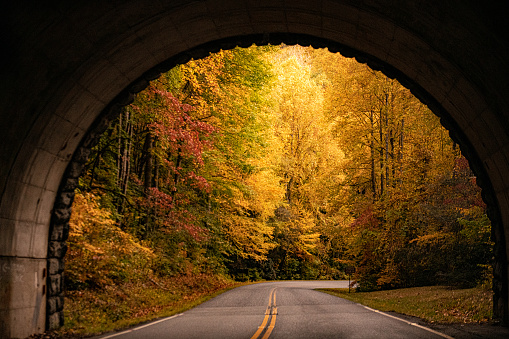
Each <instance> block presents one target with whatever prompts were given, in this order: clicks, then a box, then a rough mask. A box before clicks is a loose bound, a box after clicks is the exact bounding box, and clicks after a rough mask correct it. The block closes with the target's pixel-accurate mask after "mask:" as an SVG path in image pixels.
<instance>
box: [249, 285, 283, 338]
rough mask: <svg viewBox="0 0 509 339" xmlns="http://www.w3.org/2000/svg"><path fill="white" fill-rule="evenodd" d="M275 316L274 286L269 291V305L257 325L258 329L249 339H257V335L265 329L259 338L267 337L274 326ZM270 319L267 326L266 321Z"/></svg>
mask: <svg viewBox="0 0 509 339" xmlns="http://www.w3.org/2000/svg"><path fill="white" fill-rule="evenodd" d="M276 316H277V307H276V288H275V287H274V288H273V289H272V290H271V291H270V296H269V305H268V306H267V310H266V311H265V317H264V318H263V321H262V324H261V325H260V326H259V327H258V330H257V331H256V332H255V334H253V336H252V337H251V339H258V337H259V336H260V335H261V334H262V333H263V331H265V333H264V334H263V337H262V338H261V339H267V338H268V337H269V336H270V334H271V333H272V330H273V329H274V326H275V325H276ZM269 319H270V325H269V326H267V323H268V322H269Z"/></svg>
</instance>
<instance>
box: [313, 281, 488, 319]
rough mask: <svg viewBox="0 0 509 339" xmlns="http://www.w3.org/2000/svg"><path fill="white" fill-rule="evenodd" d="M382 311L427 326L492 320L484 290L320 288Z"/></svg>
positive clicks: (440, 287) (439, 287)
mask: <svg viewBox="0 0 509 339" xmlns="http://www.w3.org/2000/svg"><path fill="white" fill-rule="evenodd" d="M319 291H322V292H325V293H329V294H332V295H335V296H338V297H341V298H344V299H348V300H351V301H354V302H356V303H359V304H362V305H365V306H368V307H371V308H374V309H377V310H380V311H385V312H397V313H400V314H406V315H409V316H414V317H418V318H421V319H423V320H425V321H427V322H430V323H441V324H452V323H481V322H489V321H491V319H492V315H493V311H492V307H493V306H492V305H493V298H492V292H491V291H488V290H486V289H483V288H470V289H453V288H449V287H444V286H429V287H414V288H403V289H396V290H389V291H376V292H352V293H348V289H332V288H331V289H319Z"/></svg>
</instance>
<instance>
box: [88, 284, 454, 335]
mask: <svg viewBox="0 0 509 339" xmlns="http://www.w3.org/2000/svg"><path fill="white" fill-rule="evenodd" d="M338 287H343V288H344V287H348V282H347V281H278V282H267V283H260V284H254V285H248V286H242V287H238V288H236V289H233V290H230V291H228V292H226V293H223V294H221V295H219V296H218V297H216V298H214V299H211V300H209V301H207V302H205V303H203V304H201V305H199V306H197V307H195V308H193V309H191V310H189V311H187V312H184V313H182V314H178V315H175V316H173V317H170V318H164V319H160V320H157V321H155V322H152V323H148V324H145V325H142V326H139V327H135V328H132V329H130V330H127V331H123V332H118V333H113V334H107V335H103V336H101V337H98V338H102V339H107V338H117V339H132V338H180V339H184V338H185V339H190V338H197V339H208V338H222V339H227V338H232V339H237V338H246V339H250V338H251V339H266V338H271V339H278V338H279V339H281V338H285V339H288V338H291V339H297V338H306V339H313V338H377V339H379V338H391V339H394V338H450V337H449V336H447V335H445V334H442V333H440V332H437V331H434V330H432V329H429V328H426V327H423V326H421V325H418V324H416V323H412V322H411V321H409V320H405V319H403V318H398V317H395V316H393V315H390V314H386V313H382V312H378V311H375V310H372V309H369V308H367V307H364V306H361V305H359V304H356V303H353V302H351V301H347V300H345V299H341V298H338V297H334V296H331V295H328V294H325V293H321V292H318V291H314V290H313V289H315V288H338Z"/></svg>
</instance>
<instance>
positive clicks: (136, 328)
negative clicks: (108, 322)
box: [100, 313, 184, 339]
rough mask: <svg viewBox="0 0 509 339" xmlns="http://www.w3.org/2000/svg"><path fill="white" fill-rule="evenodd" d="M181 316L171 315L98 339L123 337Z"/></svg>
mask: <svg viewBox="0 0 509 339" xmlns="http://www.w3.org/2000/svg"><path fill="white" fill-rule="evenodd" d="M181 315H184V313H179V314H175V315H172V316H171V317H168V318H164V319H159V320H157V321H154V322H151V323H148V324H145V325H143V326H139V327H135V328H132V329H130V330H127V331H122V332H119V333H115V334H111V335H108V336H106V337H100V339H108V338H113V337H118V336H119V335H123V334H126V333H130V332H134V331H138V330H141V329H142V328H145V327H149V326H152V325H155V324H158V323H161V322H163V321H166V320H170V319H173V318H176V317H180V316H181Z"/></svg>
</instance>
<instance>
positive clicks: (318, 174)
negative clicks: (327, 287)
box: [65, 45, 492, 334]
mask: <svg viewBox="0 0 509 339" xmlns="http://www.w3.org/2000/svg"><path fill="white" fill-rule="evenodd" d="M485 209H486V207H485V205H484V203H483V201H482V199H481V194H480V190H479V188H478V187H477V185H476V178H475V176H474V174H473V173H472V171H471V170H470V168H469V165H468V161H467V160H466V159H465V158H464V157H463V156H462V154H461V151H460V149H459V147H458V145H457V144H456V143H455V142H453V141H452V140H451V139H450V138H449V137H448V135H447V131H446V130H445V129H444V128H443V127H442V126H441V125H440V120H439V119H438V118H437V117H436V116H434V115H433V114H432V112H431V111H430V110H429V109H428V108H427V107H426V106H425V105H423V104H422V103H421V102H420V101H419V100H417V99H416V98H415V97H414V96H413V95H412V94H411V93H410V91H409V90H408V89H406V88H404V87H403V86H401V85H400V84H399V83H398V82H397V81H395V80H391V79H388V78H386V77H385V76H383V75H382V74H381V73H379V72H375V71H373V70H371V69H369V68H368V67H367V66H365V65H361V64H358V63H357V62H355V60H352V59H346V58H344V57H342V56H341V55H339V54H333V53H329V52H328V51H327V50H314V49H312V48H303V47H300V46H286V45H281V46H265V47H256V46H253V47H251V48H247V49H241V48H237V49H234V50H230V51H220V52H218V53H214V54H211V55H210V56H209V57H208V58H205V59H202V60H191V61H190V62H189V63H187V64H185V65H179V66H177V67H175V68H174V69H172V70H171V71H169V72H168V73H165V74H163V75H162V76H161V77H160V78H159V79H158V80H155V81H153V82H152V83H151V84H150V86H149V87H148V88H147V89H146V90H145V91H143V92H141V93H140V94H138V96H137V98H136V100H135V102H134V103H133V104H131V105H129V106H127V107H125V109H124V110H123V112H122V113H121V115H120V116H119V117H118V119H117V120H115V121H114V122H113V123H112V124H111V126H110V127H109V128H108V130H107V131H106V132H105V134H104V135H103V136H102V138H101V139H100V140H99V142H98V144H97V145H96V146H95V147H94V149H93V150H92V152H91V155H90V159H89V162H88V163H87V166H86V168H85V170H84V173H83V176H82V177H81V178H80V182H79V188H78V189H77V190H76V195H75V200H74V205H73V214H72V219H71V221H70V234H69V240H68V244H69V249H68V252H67V255H66V271H65V288H66V291H67V292H66V295H67V297H66V306H65V310H66V316H65V317H66V320H65V322H66V325H65V326H66V329H68V330H72V331H76V333H80V334H84V333H94V332H97V331H99V332H101V331H106V330H111V329H114V328H121V327H124V326H128V325H132V324H134V323H136V322H142V321H146V320H148V319H149V318H153V317H159V316H162V315H169V314H173V313H176V312H180V310H182V309H185V308H187V307H190V306H191V305H194V304H195V303H196V302H199V301H200V300H203V298H206V296H208V295H211V294H213V293H216V292H217V291H221V290H223V289H225V288H229V287H232V286H235V285H236V284H237V283H238V282H249V281H260V280H297V279H346V278H347V277H348V276H347V272H350V271H351V270H354V271H355V273H354V277H353V278H354V279H355V280H356V282H357V284H358V291H359V292H363V291H380V290H388V289H391V290H394V289H396V288H409V287H419V286H426V285H447V286H454V287H461V288H474V287H476V286H478V285H479V284H482V283H483V282H484V281H486V280H487V279H488V278H489V274H490V272H491V259H492V243H491V242H490V230H491V226H490V222H489V220H488V218H487V216H486V211H485ZM438 291H446V290H445V289H443V290H440V289H437V290H435V292H436V293H438ZM452 291H456V290H452ZM465 291H467V290H465ZM471 291H479V293H480V295H485V292H482V291H481V290H475V289H473V290H471ZM376 293H382V292H376ZM486 293H487V292H486ZM352 295H358V296H367V294H361V293H355V294H352ZM454 295H456V296H459V295H461V294H460V293H459V292H457V293H455V294H454ZM366 298H367V297H366ZM486 300H488V299H486ZM439 310H442V308H439ZM444 310H445V308H444ZM447 312H449V311H447ZM447 312H446V311H444V312H442V311H439V313H447ZM460 313H461V314H463V313H464V312H463V311H461V312H460ZM479 316H480V317H481V319H484V313H479Z"/></svg>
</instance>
